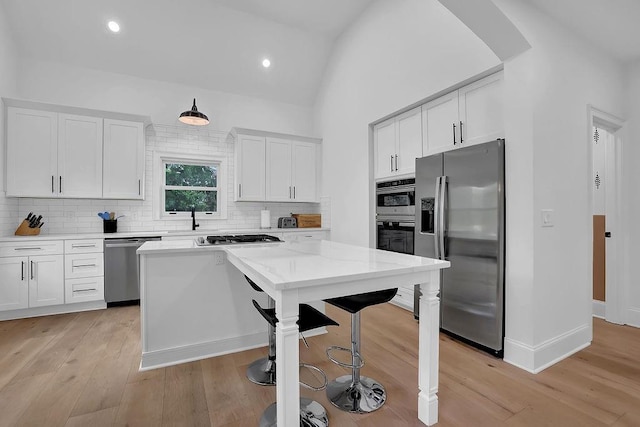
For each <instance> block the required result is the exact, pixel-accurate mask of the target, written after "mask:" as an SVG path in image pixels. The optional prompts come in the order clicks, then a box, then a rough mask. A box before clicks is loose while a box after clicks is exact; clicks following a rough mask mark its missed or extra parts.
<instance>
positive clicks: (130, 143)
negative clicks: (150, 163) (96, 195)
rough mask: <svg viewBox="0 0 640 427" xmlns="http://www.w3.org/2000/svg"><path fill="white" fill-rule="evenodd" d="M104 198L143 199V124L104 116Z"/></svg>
mask: <svg viewBox="0 0 640 427" xmlns="http://www.w3.org/2000/svg"><path fill="white" fill-rule="evenodd" d="M103 158H104V181H103V197H104V198H105V199H140V200H141V199H144V163H145V151H144V126H143V124H142V123H141V122H131V121H125V120H113V119H104V151H103Z"/></svg>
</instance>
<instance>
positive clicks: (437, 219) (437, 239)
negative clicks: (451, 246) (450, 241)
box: [433, 176, 442, 259]
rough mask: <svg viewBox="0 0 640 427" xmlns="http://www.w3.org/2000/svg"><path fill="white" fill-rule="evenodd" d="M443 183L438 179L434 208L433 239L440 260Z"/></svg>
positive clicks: (440, 178)
mask: <svg viewBox="0 0 640 427" xmlns="http://www.w3.org/2000/svg"><path fill="white" fill-rule="evenodd" d="M441 183H442V177H440V176H439V177H437V178H436V197H435V206H434V208H433V214H434V218H433V239H434V247H435V256H436V259H440V185H441Z"/></svg>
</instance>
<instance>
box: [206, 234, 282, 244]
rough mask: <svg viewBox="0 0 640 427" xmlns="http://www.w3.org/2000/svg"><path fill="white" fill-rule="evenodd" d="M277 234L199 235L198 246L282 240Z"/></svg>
mask: <svg viewBox="0 0 640 427" xmlns="http://www.w3.org/2000/svg"><path fill="white" fill-rule="evenodd" d="M281 241H282V240H280V239H278V238H277V237H275V236H270V235H268V234H236V235H226V236H207V237H198V238H197V239H196V244H197V245H198V246H214V245H237V244H239V243H271V242H281Z"/></svg>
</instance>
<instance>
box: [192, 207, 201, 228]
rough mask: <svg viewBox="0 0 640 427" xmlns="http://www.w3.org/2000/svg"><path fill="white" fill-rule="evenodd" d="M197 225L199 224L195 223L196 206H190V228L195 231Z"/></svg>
mask: <svg viewBox="0 0 640 427" xmlns="http://www.w3.org/2000/svg"><path fill="white" fill-rule="evenodd" d="M197 227H200V224H196V207H195V206H191V230H193V231H196V228H197Z"/></svg>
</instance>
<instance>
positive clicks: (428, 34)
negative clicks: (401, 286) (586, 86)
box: [315, 0, 499, 246]
mask: <svg viewBox="0 0 640 427" xmlns="http://www.w3.org/2000/svg"><path fill="white" fill-rule="evenodd" d="M498 64H499V61H498V59H497V57H496V56H495V55H494V54H493V52H491V50H490V49H489V48H488V47H487V46H486V45H485V44H484V43H482V42H481V41H480V40H479V39H478V38H477V37H476V36H475V35H474V34H473V33H472V32H471V31H470V30H469V29H468V28H467V27H466V26H464V25H463V24H462V23H461V22H460V21H459V20H458V19H457V18H455V16H453V15H452V14H451V13H450V12H449V11H448V10H447V9H446V8H445V7H444V6H442V5H441V4H440V3H438V2H437V1H436V0H394V1H393V2H390V1H385V0H382V1H377V2H375V3H373V4H372V5H371V6H370V7H369V8H368V9H367V10H366V11H365V12H364V14H363V15H362V16H361V17H360V18H359V19H358V20H357V21H356V22H355V23H354V24H353V25H352V26H351V27H349V28H348V29H347V31H346V32H345V33H343V34H342V35H341V36H340V37H339V39H338V40H337V41H336V45H335V46H334V49H333V53H332V56H331V58H330V60H329V64H328V66H327V69H326V70H325V73H324V78H323V84H322V86H321V88H320V90H319V94H318V100H317V102H316V106H315V108H316V110H315V115H316V123H315V124H316V129H317V132H318V133H320V134H322V137H323V173H322V176H323V195H324V196H329V197H330V198H331V218H332V222H331V238H332V240H337V241H341V242H346V243H352V244H357V245H363V246H370V245H371V244H372V243H373V242H370V227H371V220H372V218H373V212H372V210H371V208H370V207H371V205H370V200H369V197H370V192H371V188H372V185H373V183H372V182H371V180H370V168H369V161H370V141H369V124H370V123H372V122H374V121H376V120H379V119H381V118H382V117H384V116H386V115H388V114H391V113H394V112H395V111H398V110H400V109H402V108H404V107H407V106H408V105H410V104H413V103H415V102H418V101H420V100H422V99H425V98H427V97H429V96H431V95H433V94H435V93H436V92H438V91H441V90H443V89H445V88H447V87H450V86H452V85H454V84H456V83H459V82H461V81H463V80H465V79H467V78H469V77H471V76H474V75H476V74H479V73H481V72H483V71H486V70H487V69H489V68H491V67H494V66H496V65H498Z"/></svg>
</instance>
